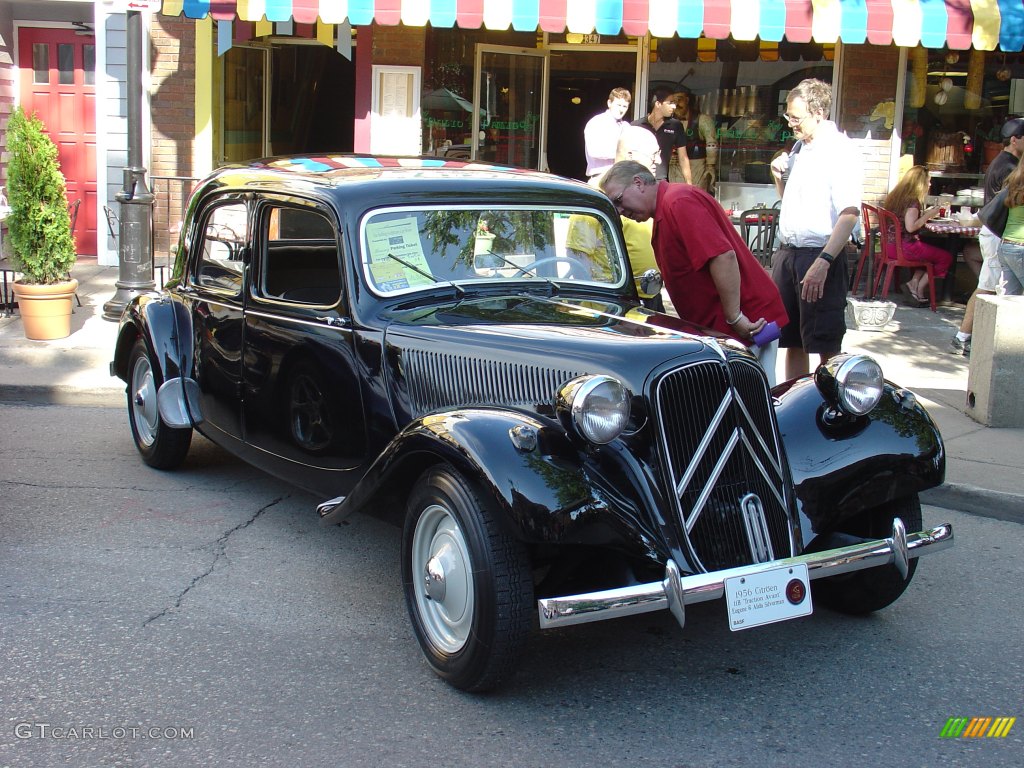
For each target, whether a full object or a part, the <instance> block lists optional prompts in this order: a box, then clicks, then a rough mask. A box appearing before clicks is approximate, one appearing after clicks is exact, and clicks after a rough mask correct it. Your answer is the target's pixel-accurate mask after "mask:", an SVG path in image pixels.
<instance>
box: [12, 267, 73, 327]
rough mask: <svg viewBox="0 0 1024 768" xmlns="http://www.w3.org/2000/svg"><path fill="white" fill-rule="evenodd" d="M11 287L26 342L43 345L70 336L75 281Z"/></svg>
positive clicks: (21, 284)
mask: <svg viewBox="0 0 1024 768" xmlns="http://www.w3.org/2000/svg"><path fill="white" fill-rule="evenodd" d="M13 287H14V295H15V297H16V298H17V299H18V311H19V312H20V314H21V319H22V322H23V323H24V324H25V338H28V339H34V340H36V341H45V340H47V339H63V338H65V337H66V336H70V335H71V302H72V301H73V300H74V298H75V291H77V290H78V281H77V280H68V281H67V282H64V283H55V284H53V285H31V284H28V283H19V282H15V283H14V286H13Z"/></svg>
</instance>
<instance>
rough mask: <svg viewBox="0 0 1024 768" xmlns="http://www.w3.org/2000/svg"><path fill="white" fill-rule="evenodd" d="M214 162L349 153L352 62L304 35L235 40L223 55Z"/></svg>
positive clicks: (353, 78)
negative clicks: (248, 41) (248, 42)
mask: <svg viewBox="0 0 1024 768" xmlns="http://www.w3.org/2000/svg"><path fill="white" fill-rule="evenodd" d="M220 61H221V68H220V78H221V83H222V85H221V88H220V93H221V100H220V103H219V105H218V107H219V120H218V125H219V129H220V135H219V139H220V140H219V142H218V145H219V147H220V152H219V157H218V158H217V164H221V163H226V162H240V161H246V160H252V159H253V158H257V157H266V156H269V155H282V154H291V153H298V152H327V151H333V152H351V151H352V146H353V118H354V109H353V103H354V98H355V96H354V95H355V65H354V64H353V62H352V61H349V60H348V59H346V58H344V57H343V56H342V55H341V54H339V53H338V52H337V51H336V50H334V49H331V48H327V47H326V46H323V45H319V44H310V43H308V42H307V41H300V40H296V41H288V40H280V39H279V40H275V41H268V42H266V43H263V44H261V45H255V44H254V45H249V46H240V45H236V46H234V47H232V48H231V49H230V50H228V51H227V52H226V53H225V54H224V56H222V57H221V58H220Z"/></svg>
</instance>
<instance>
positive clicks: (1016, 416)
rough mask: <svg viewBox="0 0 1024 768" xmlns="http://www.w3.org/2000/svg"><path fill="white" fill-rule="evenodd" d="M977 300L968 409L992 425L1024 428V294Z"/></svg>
mask: <svg viewBox="0 0 1024 768" xmlns="http://www.w3.org/2000/svg"><path fill="white" fill-rule="evenodd" d="M976 302H977V303H976V304H975V305H974V333H973V335H972V337H971V368H970V373H969V374H968V377H967V405H966V408H965V412H966V413H967V415H968V416H970V417H971V418H972V419H974V420H975V421H977V422H978V423H980V424H985V425H986V426H989V427H1024V296H988V295H979V296H978V297H977V299H976Z"/></svg>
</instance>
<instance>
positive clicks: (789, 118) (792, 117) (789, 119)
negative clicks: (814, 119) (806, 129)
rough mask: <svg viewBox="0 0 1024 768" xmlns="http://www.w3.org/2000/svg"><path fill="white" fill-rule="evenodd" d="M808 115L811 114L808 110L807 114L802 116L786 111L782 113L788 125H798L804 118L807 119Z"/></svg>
mask: <svg viewBox="0 0 1024 768" xmlns="http://www.w3.org/2000/svg"><path fill="white" fill-rule="evenodd" d="M810 116H811V113H810V112H808V113H807V114H805V115H804V116H803V117H796V116H795V115H791V114H789V113H788V112H787V113H786V114H784V115H783V116H782V117H783V118H784V119H785V121H786V122H787V123H789V124H790V125H800V123H802V122H803V121H804V120H806V119H807V118H808V117H810Z"/></svg>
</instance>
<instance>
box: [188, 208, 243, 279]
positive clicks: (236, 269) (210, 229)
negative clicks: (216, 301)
mask: <svg viewBox="0 0 1024 768" xmlns="http://www.w3.org/2000/svg"><path fill="white" fill-rule="evenodd" d="M248 230H249V225H248V209H247V207H246V204H245V203H244V202H233V203H228V204H226V205H218V206H217V207H215V208H213V209H211V210H210V213H209V215H208V216H207V218H206V223H205V224H204V226H203V232H202V237H203V244H202V248H201V250H200V253H199V259H198V261H197V264H196V271H195V275H196V283H197V284H199V285H201V286H203V287H204V288H214V289H216V290H219V291H228V292H230V293H233V294H238V293H240V292H241V290H242V273H243V263H244V262H243V252H244V250H245V245H246V243H247V242H248V237H249V232H248Z"/></svg>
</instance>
